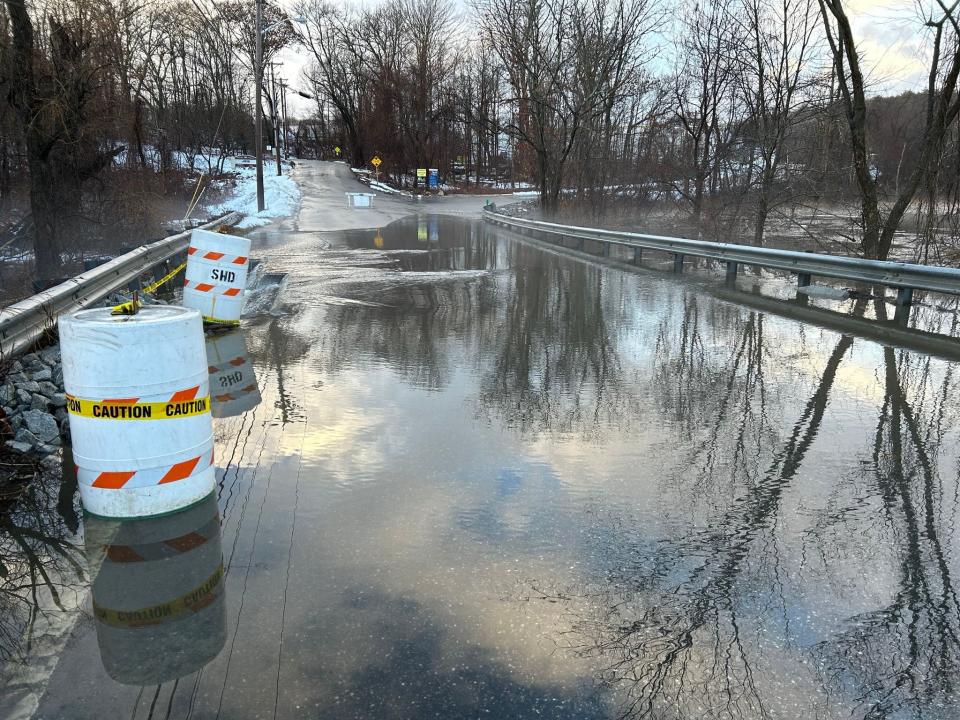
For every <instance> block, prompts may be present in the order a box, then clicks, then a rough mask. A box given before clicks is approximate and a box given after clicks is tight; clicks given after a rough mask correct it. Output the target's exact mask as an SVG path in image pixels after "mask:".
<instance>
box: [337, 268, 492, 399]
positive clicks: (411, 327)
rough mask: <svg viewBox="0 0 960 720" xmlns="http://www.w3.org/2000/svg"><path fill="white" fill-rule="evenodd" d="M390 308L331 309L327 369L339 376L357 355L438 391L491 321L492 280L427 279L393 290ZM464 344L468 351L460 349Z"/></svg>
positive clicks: (410, 381)
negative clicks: (475, 335) (459, 355)
mask: <svg viewBox="0 0 960 720" xmlns="http://www.w3.org/2000/svg"><path fill="white" fill-rule="evenodd" d="M390 296H391V305H392V307H367V306H341V307H331V308H330V309H329V310H328V312H327V316H326V320H325V323H324V325H325V327H324V332H323V336H322V337H323V339H322V342H323V345H324V348H323V349H324V352H323V353H322V362H323V364H324V366H323V369H324V370H325V371H327V372H340V371H342V370H343V369H344V368H346V367H350V366H353V365H355V363H356V362H357V358H358V357H366V358H375V359H377V360H381V361H383V362H384V363H385V364H389V366H390V368H391V369H392V370H393V371H395V372H397V373H398V374H399V375H400V377H401V378H402V379H403V381H404V382H407V383H409V384H411V385H417V386H420V387H426V388H430V389H438V388H443V387H445V386H446V385H447V384H448V383H449V382H450V377H451V374H452V372H453V370H452V368H453V366H454V365H456V364H459V361H460V358H453V359H452V358H451V355H452V354H453V353H454V352H466V353H471V352H473V351H475V348H473V347H471V346H470V343H469V340H470V337H471V335H472V333H473V332H475V331H482V328H483V327H484V326H485V325H486V324H492V323H493V315H494V313H495V312H496V288H495V286H494V283H493V280H492V278H490V277H488V276H477V277H474V278H470V279H448V280H434V281H424V282H422V283H419V284H415V283H405V284H402V285H398V286H396V287H392V288H391V291H390ZM464 346H465V349H463V350H461V348H463V347H464Z"/></svg>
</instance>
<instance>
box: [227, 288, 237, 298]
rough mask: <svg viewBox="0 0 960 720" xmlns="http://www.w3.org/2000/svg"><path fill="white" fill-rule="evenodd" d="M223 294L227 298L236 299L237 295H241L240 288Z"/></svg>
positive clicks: (231, 289)
mask: <svg viewBox="0 0 960 720" xmlns="http://www.w3.org/2000/svg"><path fill="white" fill-rule="evenodd" d="M223 294H224V295H225V296H227V297H234V296H235V295H239V294H240V288H230V289H229V290H227V291H226V292H224V293H223Z"/></svg>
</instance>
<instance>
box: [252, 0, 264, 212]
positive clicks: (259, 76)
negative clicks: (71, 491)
mask: <svg viewBox="0 0 960 720" xmlns="http://www.w3.org/2000/svg"><path fill="white" fill-rule="evenodd" d="M254 2H255V5H256V23H255V24H256V34H257V46H256V53H255V54H256V60H257V62H256V65H257V66H256V68H254V72H253V74H254V81H255V82H256V85H257V88H256V92H255V95H256V100H255V101H254V103H255V105H256V108H255V109H254V113H253V114H254V116H255V117H256V124H257V127H256V146H257V147H256V153H257V212H261V211H262V210H263V209H264V208H265V207H266V203H265V202H264V200H263V118H262V117H261V108H260V104H261V102H262V101H263V98H262V96H261V93H262V90H261V87H260V86H261V85H263V0H254Z"/></svg>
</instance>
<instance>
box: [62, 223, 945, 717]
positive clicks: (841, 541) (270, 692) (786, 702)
mask: <svg viewBox="0 0 960 720" xmlns="http://www.w3.org/2000/svg"><path fill="white" fill-rule="evenodd" d="M434 223H435V227H436V240H435V241H434V240H432V239H431V234H430V232H429V230H430V225H429V223H426V227H427V230H428V233H427V238H428V240H429V242H430V243H432V244H434V245H437V246H439V247H438V248H434V249H436V250H437V252H434V251H433V249H431V250H430V252H428V253H417V252H409V253H407V254H403V253H400V254H398V255H396V256H391V255H390V252H391V250H416V249H418V248H420V249H422V246H423V243H422V242H421V241H420V239H419V227H420V223H419V221H418V220H417V219H416V218H413V219H411V220H409V221H407V222H405V223H398V224H396V225H395V226H390V227H388V228H384V229H383V230H382V231H381V233H380V235H377V233H376V232H374V231H371V232H369V233H354V234H349V235H347V236H345V237H344V238H340V237H334V238H333V240H332V241H330V238H329V237H328V238H325V239H320V238H317V237H315V236H313V235H311V234H309V233H306V234H302V235H299V236H297V237H296V238H293V239H291V241H290V242H291V243H292V246H291V247H290V248H285V249H284V251H283V253H278V255H277V257H275V258H273V259H272V263H273V264H274V265H276V267H275V268H274V269H276V270H278V271H287V272H289V273H290V278H291V280H290V286H289V287H290V297H289V302H290V305H291V307H289V308H288V309H289V311H290V314H289V315H288V316H287V317H284V318H279V319H273V320H270V321H266V320H264V321H262V322H259V323H257V324H255V325H252V326H251V327H248V328H247V331H246V332H247V338H246V345H247V348H248V349H249V351H250V355H251V357H252V358H253V360H254V364H255V366H256V370H257V378H258V381H259V384H260V386H261V392H262V395H263V402H262V403H261V404H260V405H259V406H257V408H256V409H255V410H253V411H250V412H248V413H247V414H245V415H243V416H240V417H233V418H229V419H227V420H223V421H218V424H217V437H218V457H219V458H221V459H222V462H221V463H220V466H221V484H222V489H221V494H220V505H221V514H222V517H223V541H222V542H223V549H224V550H223V551H224V559H225V564H226V566H227V578H226V597H227V598H228V610H227V613H228V619H227V625H228V638H227V643H226V648H225V650H224V651H223V652H221V654H220V655H219V656H218V657H217V658H216V659H215V660H214V661H213V662H211V663H210V664H209V665H208V666H207V667H206V668H205V669H204V670H203V671H202V672H201V673H200V674H199V675H195V676H191V677H189V678H186V679H183V680H182V681H181V687H180V688H178V689H176V690H174V689H173V688H171V687H169V686H164V687H163V688H162V689H161V690H160V692H159V694H158V695H157V698H158V699H157V703H158V706H159V705H162V706H164V707H166V706H167V704H169V705H170V707H171V708H172V709H173V710H172V716H176V717H188V716H190V717H214V716H216V715H217V712H218V710H219V713H220V716H221V717H241V716H253V715H260V716H266V717H271V716H273V713H274V708H275V707H276V712H277V715H276V716H277V717H299V716H316V717H324V718H326V717H329V718H341V717H344V718H353V717H358V718H359V717H378V718H380V717H386V718H392V717H396V718H412V717H434V716H439V717H451V718H459V717H464V718H466V717H476V716H484V715H486V716H490V717H504V718H507V717H510V718H512V717H517V718H519V717H554V718H593V717H598V718H599V717H617V716H618V714H619V713H621V712H624V711H627V712H628V713H629V714H630V715H631V716H634V717H639V716H642V714H643V712H644V711H646V710H649V711H650V713H651V717H670V718H673V717H691V718H692V717H698V718H700V717H705V718H732V717H747V718H752V717H771V718H796V717H822V718H839V717H851V716H852V717H864V716H866V715H867V713H868V712H870V711H871V709H872V710H873V711H874V713H875V714H876V715H877V716H888V717H895V718H901V717H902V718H907V717H929V718H935V719H938V720H939V719H940V718H947V717H953V716H954V715H955V713H954V710H955V709H956V708H957V706H958V705H957V697H956V695H955V694H954V693H955V691H954V690H953V689H952V687H951V686H948V685H947V684H945V680H944V678H949V677H952V676H953V674H954V673H955V671H956V669H957V664H958V663H957V661H958V658H960V647H958V643H957V642H956V641H955V640H954V639H953V637H954V636H953V635H951V633H953V634H957V633H960V617H958V616H957V608H956V602H955V598H954V596H953V587H954V585H955V584H954V582H953V579H952V576H953V573H954V572H956V570H957V559H956V554H955V553H956V550H955V548H956V543H957V538H956V533H955V523H954V520H953V518H954V516H955V513H956V500H955V494H954V490H955V489H956V481H957V464H956V463H957V447H958V446H957V437H956V432H957V427H960V426H958V425H957V423H956V420H957V417H956V416H957V407H956V404H955V401H954V400H953V398H954V396H955V394H956V393H955V389H956V388H955V380H954V378H953V366H952V365H951V364H950V363H949V362H947V361H943V360H937V359H931V358H928V357H926V356H923V355H920V354H916V353H909V352H903V351H899V350H896V351H891V350H889V349H885V348H884V347H882V346H879V345H876V344H873V343H871V342H868V341H864V340H860V339H857V338H845V337H843V336H841V335H840V334H838V333H836V332H832V331H827V330H822V329H819V328H816V327H813V326H801V325H798V324H797V323H795V322H794V321H792V320H789V319H787V318H784V317H779V316H778V315H776V314H773V313H768V314H765V313H759V312H757V311H755V310H751V309H747V308H744V307H740V306H738V305H734V304H729V303H726V302H722V301H720V300H717V299H715V298H713V297H711V296H710V295H709V294H703V293H694V292H692V291H691V287H692V286H690V285H688V284H686V283H678V282H675V281H674V280H673V279H670V278H667V277H660V276H657V275H652V274H640V275H631V274H621V273H619V272H617V271H612V270H604V271H601V270H599V269H598V268H596V267H593V266H589V265H586V264H583V263H580V262H576V261H571V260H569V259H564V258H562V257H560V256H557V255H553V254H548V253H544V252H542V251H539V250H536V249H532V248H530V247H529V246H525V245H522V244H516V243H513V242H510V241H508V240H506V239H500V240H497V239H494V238H492V237H488V236H485V235H484V233H483V232H482V228H481V227H480V226H477V225H473V226H469V225H466V224H464V223H460V222H459V221H454V220H451V219H449V218H434ZM377 237H380V238H382V243H381V242H380V241H379V240H376V238H377ZM321 241H322V242H323V243H324V245H323V247H325V246H326V243H327V242H328V241H330V245H331V247H330V249H329V250H323V249H321V247H320V246H317V247H314V246H313V245H312V244H317V243H320V242H321ZM298 243H299V244H298ZM381 244H382V246H383V247H382V248H381V247H379V245H381ZM311 248H313V250H312V252H311ZM323 253H329V256H327V255H324V254H323ZM308 257H309V261H307V260H305V259H304V258H308ZM326 257H329V258H330V262H329V263H328V262H325V261H324V259H325V258H326ZM397 258H404V259H403V260H397ZM428 258H429V259H428ZM403 263H407V264H406V265H404V264H403ZM400 268H403V269H400ZM450 268H453V269H454V270H455V272H453V273H450V272H449V269H450ZM488 270H489V271H490V272H485V271H488ZM418 271H423V272H425V273H427V274H425V275H422V276H420V277H419V278H418V277H417V272H418ZM478 271H482V272H478ZM461 272H462V273H463V274H458V273H461ZM851 307H852V306H851ZM847 309H848V310H849V309H850V307H847ZM861 309H862V310H863V311H864V313H865V314H867V315H869V313H870V312H873V310H872V309H870V308H861ZM868 311H869V312H868ZM78 628H80V629H78V630H76V631H75V635H76V638H77V640H76V648H77V649H71V650H69V651H67V652H66V653H65V655H64V657H63V659H62V660H61V662H60V664H59V666H58V668H57V671H56V674H55V675H54V677H53V680H52V682H51V686H50V687H51V690H50V692H48V694H47V697H46V698H45V700H44V703H45V704H44V707H45V708H46V709H48V710H52V709H55V708H57V707H58V704H57V703H58V701H60V702H63V703H65V702H66V701H67V687H68V682H67V678H72V681H71V682H70V683H69V687H70V697H74V696H75V697H76V698H78V700H77V705H78V706H79V707H82V708H85V709H89V712H87V714H86V715H84V714H83V712H80V713H78V714H77V716H78V717H102V716H103V714H102V713H103V712H105V709H110V710H120V709H122V710H123V711H124V712H126V713H127V714H129V712H130V709H131V708H132V707H134V705H136V704H139V706H140V707H141V708H146V707H147V705H148V704H149V698H147V699H144V698H143V697H141V698H139V699H138V698H137V697H136V693H133V694H131V693H125V692H124V691H122V690H120V689H118V688H115V687H113V686H111V685H107V688H108V690H107V691H104V690H103V686H104V684H105V683H107V682H108V681H107V680H105V679H104V677H103V674H102V670H101V669H99V668H97V667H96V666H95V664H94V663H90V662H88V659H89V657H90V656H89V655H83V654H82V653H81V651H88V650H90V649H91V648H90V647H89V638H88V634H89V632H88V631H87V630H84V629H83V627H82V626H78ZM93 652H94V653H95V652H96V650H95V648H93ZM278 669H279V671H278ZM597 681H600V684H597ZM604 685H606V687H604ZM153 692H154V691H153V690H151V693H147V694H145V696H144V697H146V695H150V696H151V697H152V693H153ZM858 698H859V699H858ZM191 708H192V709H193V714H192V715H191ZM98 713H99V714H98ZM177 713H179V714H177ZM51 716H52V714H51Z"/></svg>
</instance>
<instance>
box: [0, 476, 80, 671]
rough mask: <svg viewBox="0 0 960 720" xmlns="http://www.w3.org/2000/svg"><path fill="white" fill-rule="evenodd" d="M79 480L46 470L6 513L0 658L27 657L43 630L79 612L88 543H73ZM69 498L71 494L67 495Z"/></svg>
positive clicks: (0, 563) (0, 522) (0, 568)
mask: <svg viewBox="0 0 960 720" xmlns="http://www.w3.org/2000/svg"><path fill="white" fill-rule="evenodd" d="M74 490H76V481H75V479H74V480H73V482H69V479H64V481H63V482H61V478H60V477H59V476H56V477H53V476H51V474H50V473H49V472H45V473H42V474H41V475H40V476H39V477H38V478H37V479H36V480H35V481H34V482H33V484H32V485H31V486H30V488H29V489H28V490H27V492H26V493H24V495H23V496H22V497H21V498H20V499H19V500H18V501H17V503H16V505H15V506H14V507H12V508H11V509H10V510H9V511H7V512H4V513H2V514H0V661H2V662H6V661H10V660H13V661H21V660H23V658H24V656H25V655H26V653H28V652H29V651H30V649H31V648H32V646H33V643H34V641H35V635H36V633H37V630H38V628H40V627H42V626H43V625H44V624H45V623H46V621H48V620H50V621H53V620H54V619H55V617H56V616H57V615H59V614H61V613H62V612H67V611H73V610H76V604H75V603H76V598H75V597H74V593H77V592H79V591H80V590H82V589H83V588H84V587H85V582H84V576H85V569H84V568H85V564H84V559H83V545H82V544H78V543H75V542H74V541H73V535H74V533H75V532H76V530H77V524H78V518H77V515H76V512H75V510H74V507H73V494H74ZM65 496H68V497H67V499H65Z"/></svg>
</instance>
